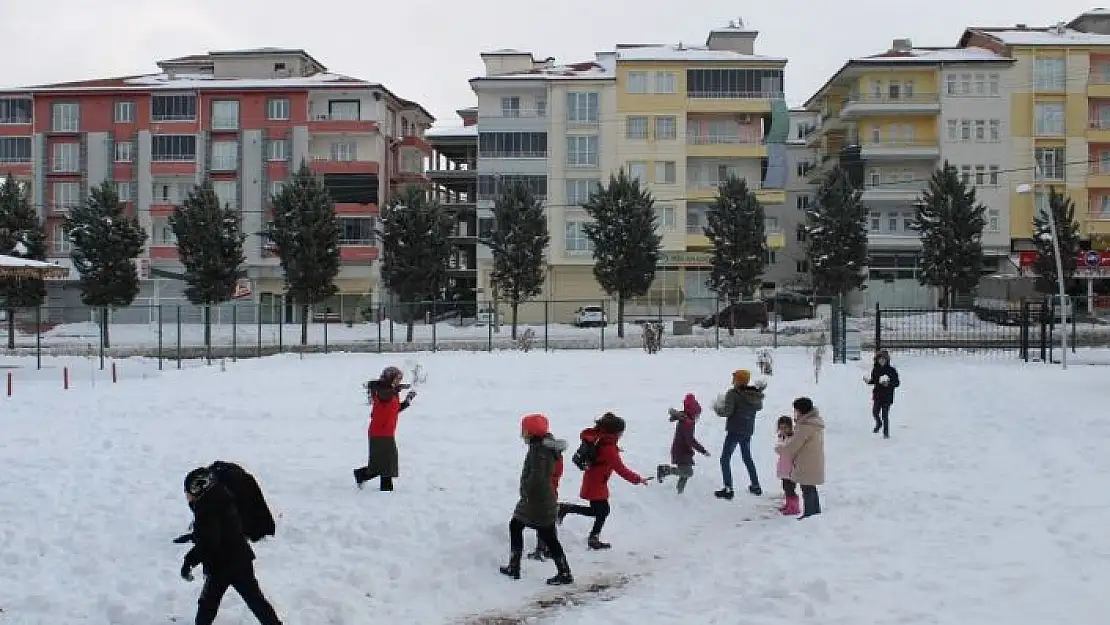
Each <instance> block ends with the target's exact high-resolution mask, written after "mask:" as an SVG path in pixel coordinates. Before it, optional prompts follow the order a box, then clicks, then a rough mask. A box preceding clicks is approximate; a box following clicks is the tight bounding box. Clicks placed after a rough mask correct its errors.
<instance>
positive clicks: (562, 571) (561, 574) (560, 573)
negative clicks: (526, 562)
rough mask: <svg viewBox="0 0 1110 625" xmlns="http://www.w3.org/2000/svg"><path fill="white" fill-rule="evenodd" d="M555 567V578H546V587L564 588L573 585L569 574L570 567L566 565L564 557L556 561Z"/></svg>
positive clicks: (572, 578)
mask: <svg viewBox="0 0 1110 625" xmlns="http://www.w3.org/2000/svg"><path fill="white" fill-rule="evenodd" d="M555 567H556V569H557V572H556V573H555V577H549V578H547V583H548V585H550V586H565V585H567V584H573V583H574V577H573V576H572V575H571V574H570V565H569V564H567V557H566V556H563V557H561V558H558V559H556V560H555Z"/></svg>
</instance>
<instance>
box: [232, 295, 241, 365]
mask: <svg viewBox="0 0 1110 625" xmlns="http://www.w3.org/2000/svg"><path fill="white" fill-rule="evenodd" d="M238 352H239V307H238V306H237V305H236V304H235V302H232V303H231V362H235V354H236V353H238Z"/></svg>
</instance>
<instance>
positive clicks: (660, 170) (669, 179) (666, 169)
mask: <svg viewBox="0 0 1110 625" xmlns="http://www.w3.org/2000/svg"><path fill="white" fill-rule="evenodd" d="M675 171H676V167H675V162H674V161H655V184H675V178H676V173H675Z"/></svg>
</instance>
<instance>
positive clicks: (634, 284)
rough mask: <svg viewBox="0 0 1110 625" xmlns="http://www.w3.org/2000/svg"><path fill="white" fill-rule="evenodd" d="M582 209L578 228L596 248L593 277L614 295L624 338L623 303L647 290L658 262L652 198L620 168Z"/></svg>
mask: <svg viewBox="0 0 1110 625" xmlns="http://www.w3.org/2000/svg"><path fill="white" fill-rule="evenodd" d="M582 208H583V209H584V210H585V211H586V214H587V215H589V216H590V217H591V218H592V221H591V222H588V223H586V224H585V225H584V226H583V228H582V229H583V231H584V232H585V234H586V238H587V239H589V241H590V242H591V243H593V246H594V251H593V255H594V278H596V279H597V283H598V284H599V285H601V288H602V290H604V291H605V292H606V293H607V294H608V295H609V296H610V297H616V298H617V336H619V337H621V338H624V304H625V302H626V301H627V300H628V299H629V298H632V297H640V296H642V295H644V294H645V293H647V292H648V289H650V288H651V283H652V282H654V281H655V270H656V266H657V265H658V264H659V251H660V247H661V245H662V241H663V237H661V236H660V235H659V234H658V233H657V232H656V226H657V224H656V218H655V200H654V199H652V197H651V194H650V193H648V192H647V191H646V190H644V189H641V188H640V181H639V180H633V179H631V178H629V177H628V174H627V173H626V172H625V171H624V170H623V169H621V170H620V172H619V174H618V175H616V176H613V175H610V176H609V184H607V185H604V186H602V185H599V186H598V189H597V190H596V191H594V193H592V194H591V195H590V199H589V200H588V201H587V202H586V203H585V204H583V205H582Z"/></svg>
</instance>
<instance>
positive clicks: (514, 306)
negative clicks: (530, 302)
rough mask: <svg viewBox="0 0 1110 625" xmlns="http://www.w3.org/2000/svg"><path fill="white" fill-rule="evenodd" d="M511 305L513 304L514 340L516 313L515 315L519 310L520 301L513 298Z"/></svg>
mask: <svg viewBox="0 0 1110 625" xmlns="http://www.w3.org/2000/svg"><path fill="white" fill-rule="evenodd" d="M512 306H513V340H514V341H515V340H516V315H517V311H518V310H520V301H519V300H515V299H514V300H513V303H512Z"/></svg>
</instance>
